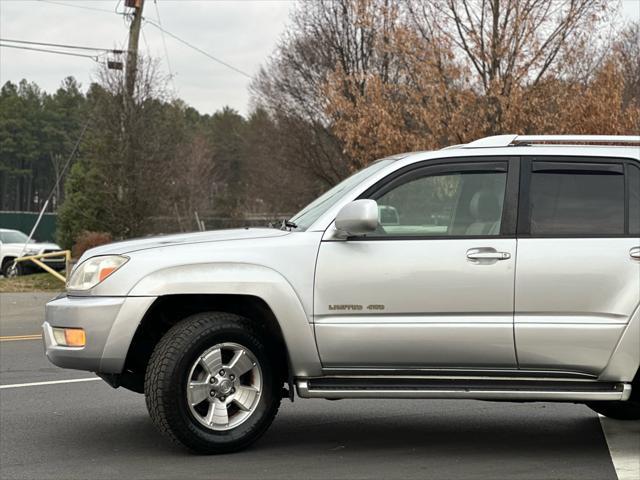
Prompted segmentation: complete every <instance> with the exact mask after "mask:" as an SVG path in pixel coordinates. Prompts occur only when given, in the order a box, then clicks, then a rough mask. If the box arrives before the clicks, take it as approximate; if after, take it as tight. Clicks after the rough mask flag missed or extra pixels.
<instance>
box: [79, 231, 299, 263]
mask: <svg viewBox="0 0 640 480" xmlns="http://www.w3.org/2000/svg"><path fill="white" fill-rule="evenodd" d="M288 234H289V232H286V231H283V230H277V229H275V228H237V229H229V230H212V231H208V232H195V233H180V234H176V235H163V236H158V237H148V238H139V239H135V240H126V241H124V242H115V243H110V244H108V245H102V246H100V247H96V248H92V249H90V250H87V251H86V252H85V253H84V255H82V260H84V259H86V258H89V257H93V256H96V255H111V254H126V253H131V252H136V251H139V250H147V249H150V248H159V247H168V246H175V245H188V244H193V243H205V242H222V241H229V240H246V239H254V238H264V237H279V236H282V235H288Z"/></svg>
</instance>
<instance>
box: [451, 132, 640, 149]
mask: <svg viewBox="0 0 640 480" xmlns="http://www.w3.org/2000/svg"><path fill="white" fill-rule="evenodd" d="M540 144H542V145H607V146H632V145H638V146H640V136H639V135H495V136H493V137H485V138H481V139H479V140H476V141H474V142H471V143H467V144H466V145H461V146H460V147H459V148H492V147H512V146H522V145H540Z"/></svg>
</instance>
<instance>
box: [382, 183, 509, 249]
mask: <svg viewBox="0 0 640 480" xmlns="http://www.w3.org/2000/svg"><path fill="white" fill-rule="evenodd" d="M506 182H507V174H506V172H493V171H491V172H480V173H479V172H477V171H476V172H471V171H470V172H459V173H444V174H439V175H431V176H424V177H419V178H415V179H412V180H409V181H407V182H405V183H402V184H400V185H399V186H397V187H395V188H393V189H392V190H391V191H388V192H386V193H384V194H383V195H381V196H379V197H378V198H376V200H377V202H378V209H379V219H380V226H379V228H378V231H377V232H376V233H375V234H373V235H370V236H377V235H380V236H419V237H425V236H426V237H431V236H433V237H437V236H461V237H465V236H496V235H499V234H500V227H501V218H502V207H503V203H504V196H505V188H506Z"/></svg>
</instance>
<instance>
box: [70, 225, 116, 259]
mask: <svg viewBox="0 0 640 480" xmlns="http://www.w3.org/2000/svg"><path fill="white" fill-rule="evenodd" d="M112 241H113V237H112V236H111V234H110V233H107V232H88V231H86V230H85V231H83V232H81V233H80V235H78V236H77V237H76V242H75V243H74V245H73V248H72V249H71V254H72V255H73V258H75V259H78V258H80V256H81V255H82V254H83V253H84V252H86V251H87V250H89V249H90V248H93V247H98V246H100V245H104V244H105V243H111V242H112Z"/></svg>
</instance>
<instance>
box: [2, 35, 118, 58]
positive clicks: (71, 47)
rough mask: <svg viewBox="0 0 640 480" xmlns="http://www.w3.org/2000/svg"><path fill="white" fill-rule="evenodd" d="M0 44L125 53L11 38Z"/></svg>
mask: <svg viewBox="0 0 640 480" xmlns="http://www.w3.org/2000/svg"><path fill="white" fill-rule="evenodd" d="M0 42H9V43H23V44H25V45H40V46H45V47H59V48H68V49H75V50H89V51H94V52H109V53H115V54H121V53H124V50H113V49H111V48H93V47H82V46H80V45H66V44H63V43H47V42H32V41H29V40H12V39H9V38H0Z"/></svg>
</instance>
